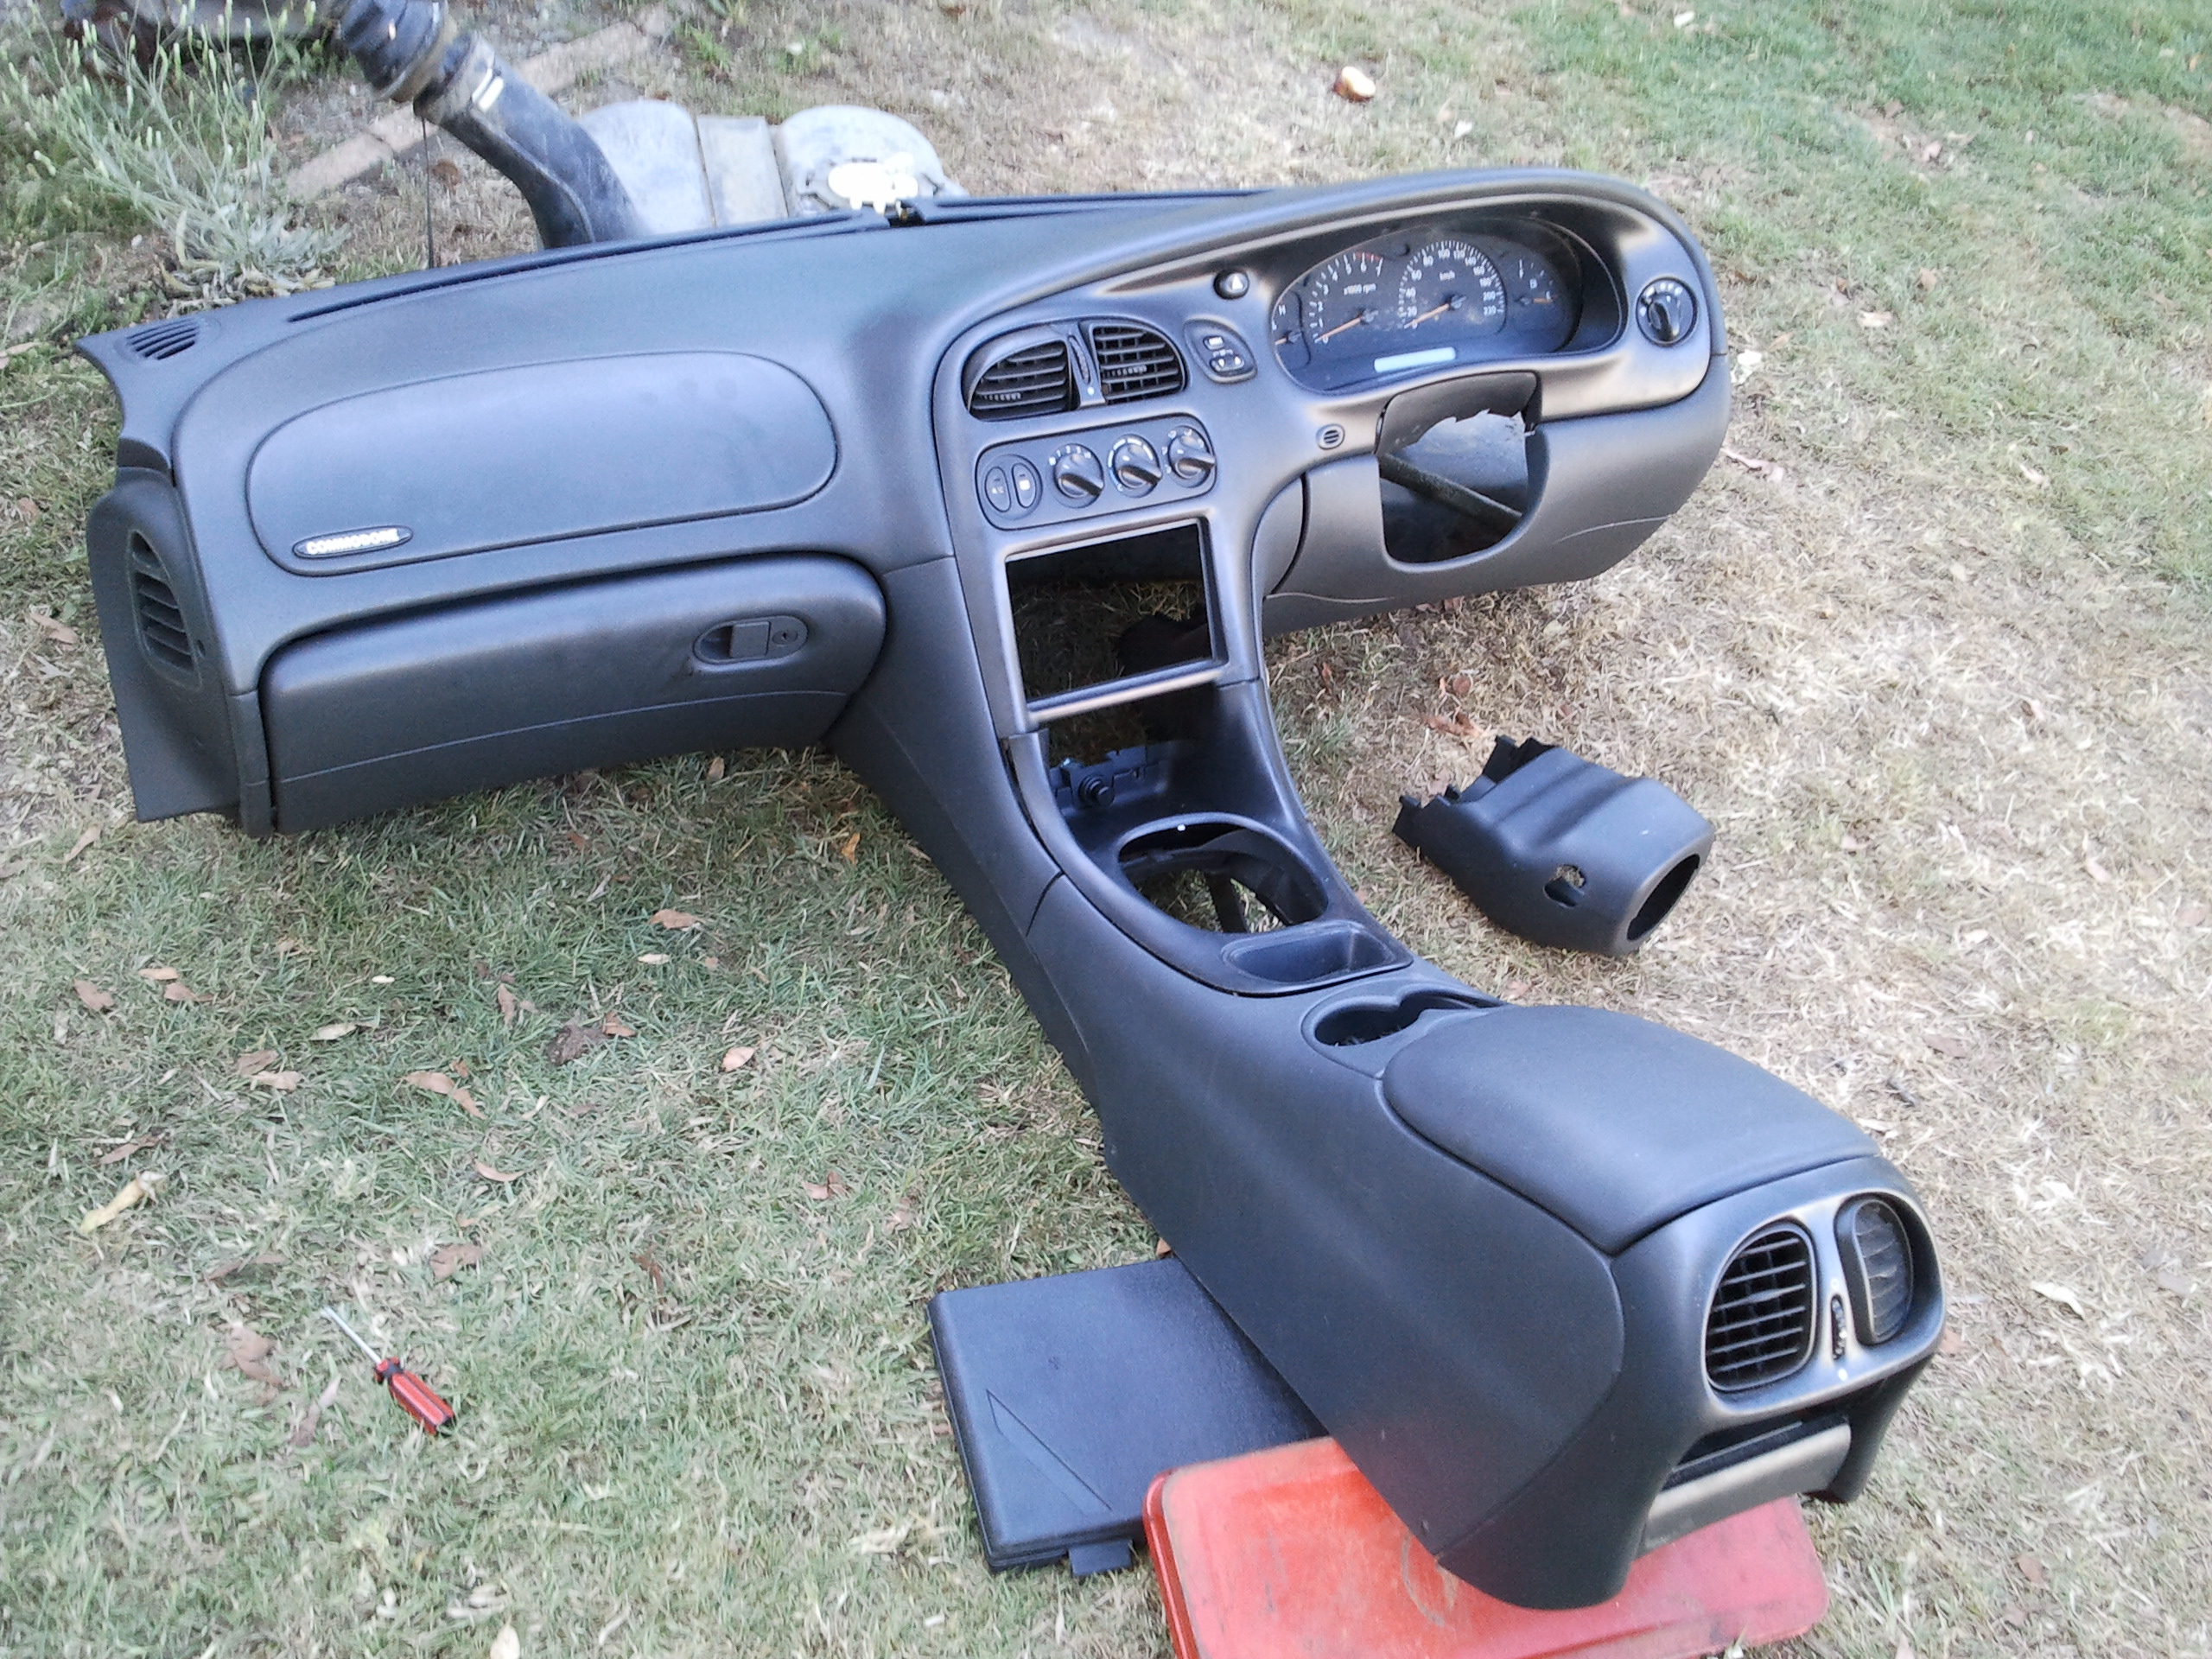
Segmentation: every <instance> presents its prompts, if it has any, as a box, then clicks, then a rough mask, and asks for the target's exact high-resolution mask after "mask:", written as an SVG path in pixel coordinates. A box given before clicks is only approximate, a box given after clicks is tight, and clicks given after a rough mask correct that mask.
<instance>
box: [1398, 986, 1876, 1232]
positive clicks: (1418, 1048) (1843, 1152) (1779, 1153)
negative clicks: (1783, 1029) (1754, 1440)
mask: <svg viewBox="0 0 2212 1659" xmlns="http://www.w3.org/2000/svg"><path fill="white" fill-rule="evenodd" d="M1383 1093H1384V1095H1385V1096H1387V1097H1388V1098H1389V1103H1390V1105H1391V1108H1392V1109H1394V1110H1395V1111H1396V1113H1397V1114H1398V1116H1400V1117H1402V1118H1403V1119H1405V1121H1406V1122H1408V1123H1410V1124H1411V1125H1412V1126H1413V1127H1414V1128H1415V1129H1417V1130H1419V1131H1420V1132H1421V1134H1422V1135H1426V1136H1427V1138H1428V1139H1429V1140H1430V1141H1433V1142H1434V1143H1435V1144H1436V1145H1438V1146H1440V1147H1443V1148H1444V1150H1445V1151H1446V1152H1448V1153H1450V1154H1452V1156H1453V1157H1455V1158H1458V1159H1459V1160H1462V1161H1463V1162H1465V1163H1467V1164H1470V1165H1471V1166H1474V1167H1475V1168H1477V1169H1478V1170H1480V1171H1482V1172H1483V1173H1484V1174H1485V1175H1488V1176H1490V1177H1491V1179H1493V1180H1496V1181H1498V1182H1500V1183H1502V1184H1503V1185H1506V1186H1509V1187H1511V1188H1512V1189H1513V1190H1514V1191H1515V1192H1518V1193H1520V1194H1521V1195H1522V1197H1524V1198H1528V1199H1529V1200H1530V1201H1531V1202H1532V1203H1535V1204H1538V1205H1542V1206H1543V1207H1544V1208H1545V1209H1546V1210H1548V1211H1551V1213H1552V1214H1554V1215H1555V1216H1557V1217H1559V1218H1560V1220H1561V1221H1564V1222H1565V1223H1567V1225H1568V1226H1570V1227H1573V1229H1574V1230H1576V1231H1577V1232H1579V1233H1580V1234H1581V1235H1582V1236H1584V1237H1585V1238H1586V1239H1588V1240H1589V1241H1590V1242H1591V1243H1592V1244H1595V1245H1596V1246H1597V1247H1598V1248H1599V1249H1601V1250H1604V1251H1605V1252H1607V1253H1608V1254H1611V1253H1613V1252H1615V1251H1618V1250H1622V1249H1626V1248H1627V1247H1628V1246H1629V1245H1630V1244H1632V1243H1635V1242H1636V1241H1637V1239H1639V1238H1641V1237H1643V1235H1644V1234H1646V1233H1648V1232H1649V1231H1650V1230H1652V1229H1653V1228H1655V1227H1658V1226H1660V1225H1662V1224H1664V1223H1667V1222H1669V1221H1672V1220H1673V1219H1674V1218H1675V1217H1677V1216H1680V1215H1684V1214H1687V1213H1688V1211H1692V1210H1694V1209H1697V1208H1698V1207H1699V1206H1700V1205H1706V1204H1709V1203H1711V1202H1713V1200H1714V1199H1716V1198H1726V1197H1727V1196H1728V1195H1729V1194H1730V1193H1732V1192H1743V1191H1744V1190H1745V1189H1746V1188H1748V1187H1752V1186H1757V1185H1760V1184H1762V1183H1764V1182H1767V1181H1774V1180H1779V1179H1782V1178H1783V1177H1784V1176H1787V1175H1795V1174H1797V1173H1800V1172H1802V1171H1804V1170H1808V1169H1816V1168H1818V1167H1820V1166H1821V1165H1823V1164H1833V1163H1838V1162H1840V1161H1841V1160H1845V1159H1847V1158H1864V1157H1867V1156H1870V1155H1871V1154H1872V1153H1873V1151H1874V1143H1873V1142H1872V1141H1869V1140H1868V1139H1867V1138H1866V1135H1863V1134H1861V1133H1860V1132H1859V1130H1858V1129H1856V1128H1853V1126H1852V1124H1851V1123H1850V1122H1849V1121H1848V1120H1847V1119H1845V1118H1842V1117H1840V1116H1837V1115H1836V1114H1835V1113H1834V1112H1832V1111H1830V1110H1829V1109H1827V1107H1825V1106H1823V1105H1821V1103H1820V1102H1818V1101H1816V1100H1815V1099H1814V1098H1813V1097H1812V1096H1810V1095H1808V1094H1805V1093H1803V1092H1802V1090H1796V1089H1793V1088H1791V1087H1790V1086H1789V1084H1786V1083H1784V1082H1783V1081H1782V1079H1781V1078H1779V1077H1776V1076H1775V1075H1774V1074H1773V1073H1771V1072H1770V1071H1762V1070H1761V1069H1760V1068H1759V1067H1758V1066H1756V1065H1752V1064H1751V1062H1750V1061H1749V1060H1743V1059H1738V1058H1736V1056H1734V1055H1733V1054H1731V1053H1729V1052H1727V1051H1726V1050H1725V1049H1719V1048H1715V1047H1713V1046H1712V1045H1711V1044H1710V1043H1702V1042H1700V1041H1699V1040H1698V1039H1696V1038H1694V1037H1690V1036H1686V1035H1684V1034H1683V1033H1681V1032H1679V1031H1674V1030H1670V1029H1669V1027H1665V1026H1657V1025H1654V1024H1652V1023H1651V1022H1650V1021H1649V1020H1638V1019H1637V1018H1636V1017H1635V1016H1634V1015H1633V1014H1614V1013H1612V1012H1611V1011H1610V1010H1607V1009H1604V1008H1576V1007H1535V1008H1498V1009H1495V1010H1492V1011H1491V1012H1489V1013H1486V1014H1480V1015H1478V1016H1477V1017H1475V1018H1473V1019H1469V1020H1453V1021H1452V1022H1451V1023H1450V1024H1448V1025H1446V1026H1443V1027H1440V1028H1439V1029H1438V1030H1437V1031H1436V1033H1434V1034H1433V1036H1429V1037H1425V1038H1423V1039H1421V1041H1419V1042H1417V1043H1414V1044H1413V1045H1411V1046H1408V1047H1407V1048H1405V1049H1403V1050H1402V1051H1401V1052H1400V1053H1399V1054H1398V1057H1397V1058H1395V1059H1394V1060H1392V1061H1391V1062H1390V1065H1389V1070H1387V1071H1384V1072H1383Z"/></svg>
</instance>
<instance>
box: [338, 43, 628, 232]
mask: <svg viewBox="0 0 2212 1659" xmlns="http://www.w3.org/2000/svg"><path fill="white" fill-rule="evenodd" d="M338 37H339V40H340V41H341V42H342V43H343V44H344V46H345V47H346V50H348V51H349V52H351V53H352V54H353V57H354V60H356V61H357V62H359V64H360V66H361V73H363V74H364V75H365V76H366V77H367V78H368V81H369V84H370V85H371V86H373V87H374V88H375V89H376V90H377V92H378V94H379V95H381V96H383V97H386V98H390V99H393V100H394V101H395V102H399V103H405V102H409V101H411V102H412V103H413V104H414V106H415V110H416V113H417V114H419V115H421V116H422V117H423V118H424V119H425V120H428V121H435V123H437V124H438V125H439V126H441V127H443V128H444V129H445V130H447V131H448V132H449V133H451V134H452V135H453V136H454V137H456V138H458V139H460V140H461V143H464V144H467V146H468V147H469V149H472V150H474V151H475V152H476V154H477V155H479V156H482V157H483V158H484V159H485V160H486V161H487V162H490V163H491V164H492V165H493V167H495V168H498V169H499V172H501V173H502V174H504V175H505V176H506V177H507V178H508V179H509V180H510V181H512V183H513V185H514V187H515V188H516V189H518V190H519V191H521V192H522V195H523V200H524V201H526V202H528V203H529V204H530V213H531V218H532V219H535V220H536V221H537V239H538V240H539V241H540V242H542V243H543V244H544V245H546V246H547V247H549V248H566V247H574V246H576V245H579V244H582V243H586V242H620V241H624V240H626V239H628V238H632V237H638V236H643V235H644V234H645V226H644V225H643V224H642V223H641V222H640V221H639V218H638V210H637V207H636V206H635V205H634V204H633V203H632V201H631V200H630V193H629V192H628V191H627V190H626V189H624V188H622V181H621V180H620V179H619V178H617V177H616V176H615V173H614V168H613V166H612V165H611V164H610V163H609V162H608V161H607V154H606V152H605V151H604V150H602V149H600V147H599V145H598V143H596V142H595V141H594V139H593V137H592V136H591V135H590V134H589V133H588V132H586V131H585V130H583V129H582V127H580V126H578V125H577V124H575V122H574V121H572V120H570V119H569V117H568V115H567V114H566V113H565V112H564V111H563V110H562V109H561V107H560V105H557V104H556V103H554V102H553V100H552V99H550V98H548V97H546V96H545V94H544V93H543V92H539V91H538V90H537V88H536V87H535V86H531V84H530V83H529V82H528V81H526V80H524V79H523V78H522V77H521V76H520V75H518V74H517V73H515V71H514V70H513V68H512V67H511V66H509V64H508V63H507V62H506V60H505V59H503V58H501V57H500V56H499V54H498V53H497V52H496V51H494V50H493V48H492V45H491V43H490V42H489V41H486V40H485V39H483V38H482V37H481V36H480V35H459V36H456V35H455V34H454V28H453V23H452V21H451V19H450V18H449V16H448V15H447V12H446V9H445V6H444V5H443V3H442V0H352V3H350V4H349V5H348V6H347V7H346V11H345V15H344V16H343V17H342V18H341V19H340V22H339V25H338Z"/></svg>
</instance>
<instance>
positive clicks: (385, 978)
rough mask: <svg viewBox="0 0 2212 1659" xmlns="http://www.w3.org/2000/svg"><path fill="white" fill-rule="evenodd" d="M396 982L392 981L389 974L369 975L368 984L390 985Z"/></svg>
mask: <svg viewBox="0 0 2212 1659" xmlns="http://www.w3.org/2000/svg"><path fill="white" fill-rule="evenodd" d="M369 983H370V984H372V985H391V984H394V983H396V981H394V980H393V978H392V976H391V975H390V974H371V975H370V976H369Z"/></svg>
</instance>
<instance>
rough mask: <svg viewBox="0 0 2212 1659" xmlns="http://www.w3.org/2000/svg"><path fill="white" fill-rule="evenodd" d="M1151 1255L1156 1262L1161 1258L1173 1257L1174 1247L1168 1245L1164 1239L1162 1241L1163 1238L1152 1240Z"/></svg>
mask: <svg viewBox="0 0 2212 1659" xmlns="http://www.w3.org/2000/svg"><path fill="white" fill-rule="evenodd" d="M1152 1254H1153V1259H1154V1261H1157V1260H1159V1259H1160V1257H1161V1256H1166V1255H1174V1254H1175V1247H1174V1246H1173V1244H1170V1243H1168V1242H1167V1241H1166V1239H1164V1238H1161V1239H1154V1241H1153V1246H1152Z"/></svg>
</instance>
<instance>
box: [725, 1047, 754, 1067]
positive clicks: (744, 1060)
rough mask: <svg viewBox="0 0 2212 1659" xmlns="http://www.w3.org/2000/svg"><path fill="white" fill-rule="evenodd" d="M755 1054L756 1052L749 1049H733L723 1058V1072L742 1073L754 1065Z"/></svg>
mask: <svg viewBox="0 0 2212 1659" xmlns="http://www.w3.org/2000/svg"><path fill="white" fill-rule="evenodd" d="M753 1053H754V1051H753V1050H752V1049H749V1048H733V1049H731V1050H730V1051H729V1052H728V1053H726V1054H724V1055H723V1056H722V1070H723V1071H743V1070H744V1069H745V1068H746V1067H747V1066H748V1065H751V1064H752V1063H753Z"/></svg>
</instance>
